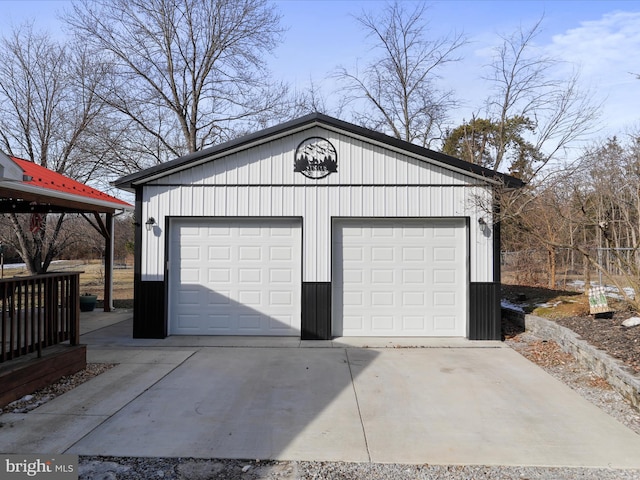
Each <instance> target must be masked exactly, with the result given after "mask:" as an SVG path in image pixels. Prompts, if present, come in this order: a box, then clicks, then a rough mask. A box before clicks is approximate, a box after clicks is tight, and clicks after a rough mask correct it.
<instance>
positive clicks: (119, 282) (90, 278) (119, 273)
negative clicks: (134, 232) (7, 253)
mask: <svg viewBox="0 0 640 480" xmlns="http://www.w3.org/2000/svg"><path fill="white" fill-rule="evenodd" d="M49 272H82V273H81V274H80V293H81V294H83V293H90V294H93V295H97V296H98V300H99V301H100V300H102V299H103V297H104V266H103V265H102V263H101V262H100V261H99V260H89V261H81V260H62V261H59V262H55V263H54V264H53V265H51V267H50V268H49ZM23 275H28V272H27V271H26V269H24V268H18V269H16V268H10V267H9V266H7V267H5V270H4V276H5V278H7V277H13V276H23ZM113 299H114V302H118V301H119V302H126V303H129V302H131V303H132V302H133V261H130V262H128V263H127V265H126V268H115V269H114V270H113ZM116 306H118V305H116Z"/></svg>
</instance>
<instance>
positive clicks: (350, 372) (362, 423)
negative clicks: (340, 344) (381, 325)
mask: <svg viewBox="0 0 640 480" xmlns="http://www.w3.org/2000/svg"><path fill="white" fill-rule="evenodd" d="M344 354H345V356H346V357H347V366H348V367H349V376H350V377H351V388H353V395H354V397H355V399H356V407H357V408H358V417H360V425H361V426H362V436H363V437H364V446H365V448H366V449H367V458H368V459H369V463H371V451H370V450H369V442H368V441H367V431H366V429H365V428H364V420H363V419H362V411H361V410H360V401H359V400H358V392H357V391H356V383H355V381H354V380H353V371H352V370H351V360H349V352H348V351H347V349H346V348H345V350H344Z"/></svg>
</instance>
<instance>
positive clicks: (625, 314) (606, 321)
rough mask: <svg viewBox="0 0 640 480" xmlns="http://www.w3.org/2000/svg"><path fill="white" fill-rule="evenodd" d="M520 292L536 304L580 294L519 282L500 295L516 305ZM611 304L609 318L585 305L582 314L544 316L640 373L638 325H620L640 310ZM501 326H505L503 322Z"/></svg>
mask: <svg viewBox="0 0 640 480" xmlns="http://www.w3.org/2000/svg"><path fill="white" fill-rule="evenodd" d="M522 295H524V296H525V297H526V299H527V302H526V303H528V304H532V303H533V304H535V303H539V302H540V303H544V302H552V303H553V301H554V300H555V299H557V298H558V297H561V296H567V295H569V296H575V297H574V298H576V299H580V297H579V296H580V295H581V293H579V292H562V291H558V290H549V289H546V288H540V287H528V286H521V285H503V286H502V298H504V299H506V300H509V301H510V302H512V303H516V304H517V303H518V299H519V297H521V296H522ZM581 301H582V300H581ZM611 305H614V308H618V311H616V312H615V313H614V314H613V317H612V318H595V317H594V316H593V315H589V314H588V306H586V305H585V307H584V309H583V310H584V311H585V312H587V313H584V314H583V313H581V312H580V314H579V315H563V314H562V313H560V312H558V314H556V315H553V314H552V315H551V316H545V318H547V319H548V320H551V321H554V322H556V323H558V324H559V325H562V326H563V327H566V328H568V329H570V330H572V331H574V332H575V333H576V334H578V335H579V336H580V337H582V339H583V340H584V341H586V342H588V343H589V344H591V345H593V346H594V347H596V348H598V349H600V350H602V351H604V352H606V353H607V354H608V355H610V356H611V357H613V358H616V359H618V360H620V361H622V362H623V363H624V364H625V365H627V366H628V367H629V369H630V370H631V371H632V372H633V373H635V374H640V326H636V327H624V326H623V325H622V322H623V321H624V320H625V319H627V318H629V317H632V316H640V313H638V312H633V311H630V310H629V309H627V308H626V307H625V305H623V304H622V303H621V302H616V301H611V302H610V306H611ZM578 310H580V308H576V309H575V311H574V313H577V311H578ZM527 311H530V310H527ZM504 328H505V325H503V329H504ZM508 328H509V327H507V329H508ZM505 336H509V332H508V331H505Z"/></svg>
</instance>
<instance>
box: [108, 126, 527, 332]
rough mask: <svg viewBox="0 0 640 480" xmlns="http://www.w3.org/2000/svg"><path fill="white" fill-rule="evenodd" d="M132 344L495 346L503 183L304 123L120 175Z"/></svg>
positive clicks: (511, 183)
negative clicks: (263, 338) (346, 341)
mask: <svg viewBox="0 0 640 480" xmlns="http://www.w3.org/2000/svg"><path fill="white" fill-rule="evenodd" d="M115 185H116V186H117V187H119V188H122V189H126V190H129V191H132V192H134V193H135V198H136V201H135V212H136V213H135V215H136V217H135V218H136V262H135V303H134V336H135V337H142V338H164V337H166V336H167V335H273V336H297V337H301V338H302V339H329V338H333V337H341V336H384V337H411V336H421V337H424V336H440V337H443V336H444V337H466V338H469V339H478V340H480V339H482V340H485V339H499V338H500V302H499V291H500V283H499V282H500V267H499V245H500V241H499V233H500V232H499V224H498V223H494V222H493V217H494V215H493V213H492V212H493V210H492V205H493V196H494V190H495V188H496V187H498V186H501V187H503V186H506V187H508V188H517V187H520V186H522V183H521V182H520V181H519V180H517V179H515V178H513V177H510V176H507V175H503V174H499V173H495V172H493V171H491V170H487V169H485V168H482V167H480V166H477V165H473V164H470V163H467V162H464V161H462V160H459V159H456V158H453V157H450V156H447V155H444V154H441V153H438V152H434V151H432V150H428V149H425V148H422V147H419V146H416V145H413V144H410V143H407V142H404V141H401V140H398V139H395V138H392V137H389V136H386V135H383V134H380V133H378V132H374V131H371V130H367V129H365V128H362V127H359V126H356V125H352V124H350V123H346V122H343V121H340V120H337V119H335V118H331V117H328V116H326V115H322V114H311V115H307V116H305V117H302V118H299V119H297V120H293V121H290V122H287V123H285V124H282V125H278V126H276V127H272V128H269V129H266V130H263V131H260V132H257V133H255V134H252V135H248V136H245V137H242V138H238V139H236V140H233V141H231V142H227V143H224V144H221V145H218V146H215V147H211V148H208V149H206V150H202V151H200V152H196V153H193V154H190V155H187V156H184V157H181V158H178V159H176V160H174V161H171V162H167V163H165V164H161V165H157V166H154V167H152V168H149V169H146V170H143V171H141V172H138V173H135V174H132V175H129V176H126V177H123V178H121V179H119V180H117V181H116V182H115Z"/></svg>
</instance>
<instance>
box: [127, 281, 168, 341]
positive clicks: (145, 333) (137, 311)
mask: <svg viewBox="0 0 640 480" xmlns="http://www.w3.org/2000/svg"><path fill="white" fill-rule="evenodd" d="M135 286H136V289H135V297H134V302H133V338H166V336H167V322H166V320H165V308H166V301H165V282H164V281H154V282H143V281H141V280H140V277H139V276H136V278H135Z"/></svg>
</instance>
